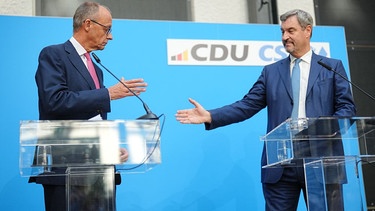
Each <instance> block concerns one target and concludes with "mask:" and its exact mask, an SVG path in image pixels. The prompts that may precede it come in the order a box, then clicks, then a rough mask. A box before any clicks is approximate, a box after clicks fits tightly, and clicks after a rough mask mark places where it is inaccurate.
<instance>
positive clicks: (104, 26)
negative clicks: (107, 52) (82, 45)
mask: <svg viewBox="0 0 375 211" xmlns="http://www.w3.org/2000/svg"><path fill="white" fill-rule="evenodd" d="M91 24H92V30H91V31H90V33H89V40H90V47H91V48H92V50H103V49H104V48H105V46H106V45H107V43H108V41H109V40H112V39H113V37H112V33H111V27H112V16H111V14H110V13H109V12H108V10H106V9H105V8H103V7H100V9H99V15H98V18H97V19H95V20H91Z"/></svg>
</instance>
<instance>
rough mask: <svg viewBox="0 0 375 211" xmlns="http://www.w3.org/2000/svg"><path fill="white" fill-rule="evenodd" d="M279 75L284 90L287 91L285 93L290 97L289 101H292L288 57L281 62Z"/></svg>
mask: <svg viewBox="0 0 375 211" xmlns="http://www.w3.org/2000/svg"><path fill="white" fill-rule="evenodd" d="M278 71H279V74H280V78H281V80H282V81H283V83H284V86H285V89H286V90H287V93H288V95H289V97H290V99H293V95H292V84H291V83H292V82H291V78H290V57H288V58H285V59H284V60H282V61H281V65H280V66H279V69H278Z"/></svg>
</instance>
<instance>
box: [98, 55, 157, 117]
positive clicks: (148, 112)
mask: <svg viewBox="0 0 375 211" xmlns="http://www.w3.org/2000/svg"><path fill="white" fill-rule="evenodd" d="M91 54H92V56H93V57H94V59H95V61H96V63H98V64H100V66H102V67H103V68H104V69H105V70H107V72H109V73H110V74H111V75H112V76H113V77H114V78H115V79H116V80H117V81H118V82H120V83H121V84H122V85H124V87H125V88H127V89H128V90H129V92H131V93H132V94H133V95H134V96H136V97H137V98H138V99H139V100H140V101H141V103H142V104H143V108H144V109H145V111H146V114H145V115H143V116H141V117H138V118H137V119H159V117H158V116H156V115H155V114H154V113H152V111H151V110H150V108H149V107H148V106H147V104H146V103H145V102H144V101H143V100H142V99H141V98H140V97H139V96H138V95H137V94H135V93H134V92H133V91H132V90H131V89H130V88H129V87H128V86H126V84H125V83H123V82H122V81H121V80H120V79H119V78H118V77H116V76H115V75H114V74H113V73H112V72H111V71H110V70H109V69H107V68H106V67H105V66H104V65H102V63H101V62H100V59H99V57H98V56H97V55H96V54H95V53H91Z"/></svg>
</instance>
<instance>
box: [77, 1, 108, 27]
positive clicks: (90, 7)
mask: <svg viewBox="0 0 375 211" xmlns="http://www.w3.org/2000/svg"><path fill="white" fill-rule="evenodd" d="M99 7H104V8H106V9H107V10H108V11H109V12H111V11H110V10H109V8H108V7H106V6H103V5H100V4H98V3H96V2H84V3H82V4H81V5H80V6H79V7H78V8H77V10H76V12H75V13H74V16H73V31H74V32H76V31H77V30H78V29H79V28H80V27H81V26H82V24H83V22H84V21H85V20H86V19H94V20H95V19H96V18H97V15H98V11H99Z"/></svg>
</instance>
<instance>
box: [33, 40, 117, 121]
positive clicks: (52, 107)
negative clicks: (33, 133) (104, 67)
mask: <svg viewBox="0 0 375 211" xmlns="http://www.w3.org/2000/svg"><path fill="white" fill-rule="evenodd" d="M94 66H95V69H96V73H97V75H98V79H99V83H100V87H101V88H104V86H103V72H102V71H101V70H100V68H98V67H97V66H96V65H95V64H94ZM35 80H36V83H37V86H38V96H39V119H40V120H87V119H90V118H92V117H94V116H96V115H98V114H100V115H102V118H103V119H107V113H108V112H110V97H109V93H108V90H107V89H95V84H94V81H93V80H92V78H91V76H90V73H89V72H88V70H87V68H86V66H85V64H84V63H83V62H82V59H81V57H80V56H79V55H78V53H77V51H76V50H75V48H74V47H73V45H72V44H71V43H70V41H67V42H65V43H63V44H60V45H53V46H48V47H46V48H44V49H43V50H42V51H41V53H40V55H39V66H38V70H37V72H36V75H35Z"/></svg>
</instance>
